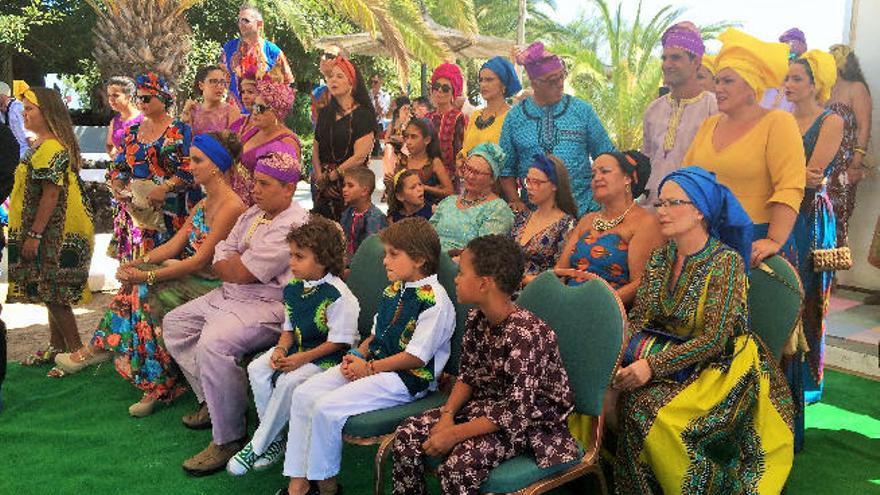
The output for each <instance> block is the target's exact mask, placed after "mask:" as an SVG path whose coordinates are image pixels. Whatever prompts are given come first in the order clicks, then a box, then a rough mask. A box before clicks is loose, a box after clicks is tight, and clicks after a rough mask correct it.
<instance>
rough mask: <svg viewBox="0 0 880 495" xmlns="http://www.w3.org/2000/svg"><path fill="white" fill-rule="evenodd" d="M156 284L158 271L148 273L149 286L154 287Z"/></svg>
mask: <svg viewBox="0 0 880 495" xmlns="http://www.w3.org/2000/svg"><path fill="white" fill-rule="evenodd" d="M155 283H156V270H150V271H148V272H147V285H153V284H155Z"/></svg>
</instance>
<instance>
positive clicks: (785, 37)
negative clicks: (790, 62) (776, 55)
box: [779, 28, 807, 57]
mask: <svg viewBox="0 0 880 495" xmlns="http://www.w3.org/2000/svg"><path fill="white" fill-rule="evenodd" d="M779 42H780V43H788V46H790V47H791V53H794V54H795V55H796V56H798V57H800V56H801V55H802V54H803V53H804V52H805V51H807V36H806V35H805V34H804V32H803V31H801V30H800V29H798V28H791V29H789V30H788V31H786V32H784V33H782V36H780V37H779Z"/></svg>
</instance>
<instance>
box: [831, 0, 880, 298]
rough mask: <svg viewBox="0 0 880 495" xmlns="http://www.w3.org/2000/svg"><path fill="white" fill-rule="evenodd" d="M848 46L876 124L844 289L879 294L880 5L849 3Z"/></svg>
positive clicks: (858, 201) (854, 221)
mask: <svg viewBox="0 0 880 495" xmlns="http://www.w3.org/2000/svg"><path fill="white" fill-rule="evenodd" d="M849 7H850V13H849V16H848V17H849V19H851V22H850V23H849V26H845V27H844V32H845V33H846V32H849V40H850V41H849V43H850V46H852V47H853V49H854V51H855V53H856V56H857V57H858V58H859V62H860V63H861V65H862V71H863V72H864V74H865V79H866V80H867V82H868V86H869V87H870V88H871V92H872V95H873V100H874V109H873V110H874V112H873V122H872V126H871V129H872V131H871V133H872V137H871V143H870V147H869V150H868V151H869V155H872V156H873V157H874V158H873V160H874V161H873V163H874V164H875V166H877V167H878V168H876V169H875V170H874V172H873V175H872V176H870V177H867V178H865V179H864V180H862V181H861V182H860V183H859V187H858V194H857V196H856V209H855V213H854V214H853V216H852V218H851V219H850V227H849V245H850V248H851V249H852V251H853V259H854V261H855V266H854V267H853V269H852V270H849V271H846V272H840V274H839V279H840V283H841V284H843V285H852V286H856V287H862V288H866V289H874V290H880V270H878V269H877V268H874V267H873V266H871V265H870V264H869V263H868V261H867V257H868V248H869V247H870V245H871V239H872V237H873V235H874V226H875V224H876V223H877V218H878V214H880V50H878V47H880V29H877V26H878V24H877V22H878V19H880V1H878V0H851V1H850V2H849Z"/></svg>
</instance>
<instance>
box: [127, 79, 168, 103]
mask: <svg viewBox="0 0 880 495" xmlns="http://www.w3.org/2000/svg"><path fill="white" fill-rule="evenodd" d="M135 83H136V85H137V89H139V90H141V91H146V92H147V93H149V94H151V95H153V96H158V97H159V99H160V100H162V101H163V102H164V103H165V104H166V105H168V104H170V103H171V102H172V101H174V95H172V94H171V88H169V87H168V82H166V81H165V78H164V77H162V76H160V75H158V74H156V73H155V72H147V73H146V74H141V75H139V76H137V80H136V81H135Z"/></svg>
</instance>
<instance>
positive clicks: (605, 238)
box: [568, 228, 630, 290]
mask: <svg viewBox="0 0 880 495" xmlns="http://www.w3.org/2000/svg"><path fill="white" fill-rule="evenodd" d="M628 256H629V244H628V243H627V242H626V241H625V240H623V238H622V237H620V234H618V233H616V232H608V233H606V234H604V235H600V234H599V233H598V232H596V231H594V230H593V229H592V228H591V229H590V230H588V231H587V232H586V233H585V235H584V236H583V237H582V238H580V239H578V242H577V244H576V245H575V248H574V252H573V253H571V257H569V266H571V267H572V268H577V269H578V270H583V271H587V272H590V273H593V274H595V275H598V276H599V277H600V278H602V279H603V280H605V281H606V282H608V283H609V284H611V287H613V288H614V289H615V290H616V289H619V288H621V287H623V286H624V285H626V284H628V283H629V276H630V275H629V263H628V262H627V261H628ZM568 285H579V283H578V282H577V281H575V280H569V282H568Z"/></svg>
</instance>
